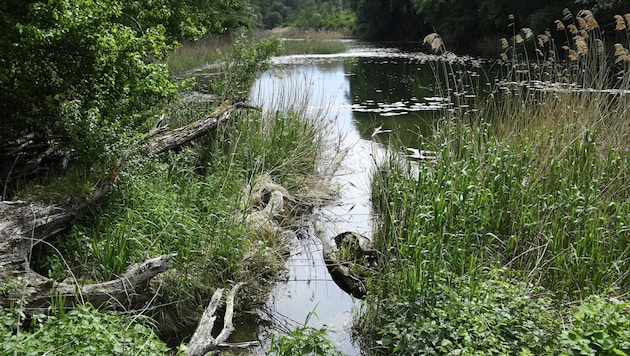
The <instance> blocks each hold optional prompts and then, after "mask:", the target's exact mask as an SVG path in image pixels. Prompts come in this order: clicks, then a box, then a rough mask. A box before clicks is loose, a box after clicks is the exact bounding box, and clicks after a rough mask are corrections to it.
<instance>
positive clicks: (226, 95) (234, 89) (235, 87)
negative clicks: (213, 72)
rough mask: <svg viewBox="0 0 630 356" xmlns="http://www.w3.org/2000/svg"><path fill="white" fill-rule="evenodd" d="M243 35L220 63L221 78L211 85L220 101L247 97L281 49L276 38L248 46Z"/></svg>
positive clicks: (243, 34)
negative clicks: (256, 80)
mask: <svg viewBox="0 0 630 356" xmlns="http://www.w3.org/2000/svg"><path fill="white" fill-rule="evenodd" d="M248 41H249V39H248V37H247V36H246V34H245V33H242V34H240V35H238V37H237V38H236V41H235V43H234V46H233V48H232V52H231V53H230V54H229V55H226V56H225V57H224V59H223V61H222V62H221V64H220V66H221V70H222V74H223V75H222V76H221V79H219V80H218V81H217V82H216V83H213V91H214V92H215V93H216V94H217V95H219V97H220V98H221V99H233V98H240V97H244V96H247V94H248V92H249V90H250V87H251V85H252V83H253V81H254V79H255V78H256V76H258V73H260V72H261V71H263V70H265V69H267V68H268V66H269V59H270V58H271V57H272V56H273V55H274V54H276V53H277V52H278V51H279V50H280V49H281V42H280V40H279V39H278V38H277V37H268V38H263V39H260V40H259V41H257V42H254V43H252V44H251V45H248Z"/></svg>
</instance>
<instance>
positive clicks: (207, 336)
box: [186, 283, 259, 356]
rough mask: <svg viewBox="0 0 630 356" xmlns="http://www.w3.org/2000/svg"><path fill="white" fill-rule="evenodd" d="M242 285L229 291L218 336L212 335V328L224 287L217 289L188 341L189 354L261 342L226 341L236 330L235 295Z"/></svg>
mask: <svg viewBox="0 0 630 356" xmlns="http://www.w3.org/2000/svg"><path fill="white" fill-rule="evenodd" d="M242 285H243V283H237V284H236V285H235V286H234V287H232V289H230V291H229V292H228V295H227V297H226V305H225V315H224V317H223V328H222V329H221V331H220V332H219V335H217V337H216V338H215V337H214V336H212V328H213V327H214V322H215V321H216V319H217V317H216V316H215V313H216V311H217V307H218V306H219V302H220V301H221V297H222V296H223V288H220V289H217V290H216V291H215V292H214V295H213V296H212V299H211V300H210V303H209V304H208V307H206V310H204V312H203V314H202V316H201V320H199V325H198V326H197V330H195V333H194V334H193V336H192V338H191V339H190V342H189V343H188V347H187V349H186V354H187V355H191V356H203V355H205V354H207V353H209V352H211V351H214V350H218V349H234V348H247V347H251V346H257V345H258V344H259V343H258V341H249V342H244V343H236V344H230V343H226V340H227V339H228V337H230V334H231V333H232V332H233V331H234V325H233V324H232V318H233V317H234V297H235V296H236V292H237V291H238V290H239V288H240V287H241V286H242Z"/></svg>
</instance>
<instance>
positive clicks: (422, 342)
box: [372, 272, 559, 355]
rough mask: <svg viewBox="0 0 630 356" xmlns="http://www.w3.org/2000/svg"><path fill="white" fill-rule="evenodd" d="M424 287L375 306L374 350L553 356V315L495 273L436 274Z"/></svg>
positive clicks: (533, 294) (536, 293)
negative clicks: (377, 322)
mask: <svg viewBox="0 0 630 356" xmlns="http://www.w3.org/2000/svg"><path fill="white" fill-rule="evenodd" d="M429 284H430V285H428V286H426V285H425V286H420V285H419V286H418V288H417V289H408V290H406V291H405V292H403V293H402V294H399V295H396V296H393V297H391V298H387V299H385V300H383V301H382V302H381V303H380V304H381V305H382V307H381V309H380V310H379V314H380V318H382V319H381V320H382V321H383V325H382V327H380V328H379V329H378V331H377V333H378V335H379V336H380V341H377V343H378V344H380V345H381V346H383V347H386V348H388V349H390V350H391V351H392V353H394V354H400V355H410V354H414V355H419V354H422V355H442V354H457V355H497V354H499V355H508V354H509V355H516V354H523V355H525V354H528V355H543V354H553V353H552V352H551V351H552V350H551V349H550V348H549V346H548V345H552V344H553V341H555V339H556V337H557V334H558V332H559V331H558V329H557V327H558V321H557V320H558V315H556V314H555V312H554V311H553V310H554V309H553V308H552V305H551V301H550V299H548V298H546V297H544V295H543V293H541V291H540V290H537V289H536V288H534V287H533V286H531V285H527V284H524V283H522V282H519V281H517V280H512V279H508V278H505V277H502V276H501V275H499V274H497V273H496V272H494V273H491V274H490V275H489V276H483V278H480V280H473V278H472V277H471V278H467V277H457V276H453V275H451V274H449V273H444V272H439V273H436V274H434V275H433V276H432V277H431V282H430V283H429ZM372 331H374V330H372Z"/></svg>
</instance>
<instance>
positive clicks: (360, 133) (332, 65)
mask: <svg viewBox="0 0 630 356" xmlns="http://www.w3.org/2000/svg"><path fill="white" fill-rule="evenodd" d="M433 77H434V74H433V71H432V69H431V68H430V66H428V65H421V64H420V61H419V60H418V59H417V58H416V57H415V56H414V55H413V50H411V51H405V50H400V49H399V48H398V47H374V46H357V45H354V46H352V47H351V50H350V51H348V52H347V53H343V54H336V55H305V56H287V57H278V58H275V61H274V66H273V68H272V69H271V70H269V71H267V72H265V73H263V74H262V75H261V76H260V78H259V79H258V80H257V81H256V83H255V84H254V86H253V88H252V91H251V102H252V103H253V104H254V105H258V106H260V107H263V110H278V109H281V108H279V105H281V104H280V103H283V104H286V103H294V104H297V105H302V106H303V105H304V103H308V104H307V107H306V108H304V109H306V110H308V111H310V112H311V113H312V115H313V116H316V117H322V116H323V117H324V118H325V120H326V121H327V123H328V124H329V127H330V132H329V134H328V139H329V142H330V144H329V146H328V147H329V149H328V151H327V152H325V154H324V156H325V157H324V160H323V162H322V167H320V168H321V169H322V170H324V169H325V168H326V166H327V165H328V164H329V162H330V160H332V158H333V157H334V155H335V154H336V153H337V152H338V151H340V150H344V149H345V150H347V152H348V154H347V155H346V156H345V158H344V160H343V161H342V163H341V165H340V167H339V169H338V170H337V171H336V173H335V175H334V177H333V179H332V184H333V186H334V187H335V188H336V189H337V190H338V193H339V196H338V199H337V200H335V201H334V202H331V203H330V204H329V205H327V206H324V207H322V208H320V209H318V210H317V211H315V214H314V216H315V217H314V219H315V221H314V222H313V225H315V227H310V228H307V230H308V232H307V233H305V234H302V235H303V236H302V238H301V239H296V241H294V245H293V248H292V251H291V257H290V258H289V260H288V261H287V271H288V278H287V281H286V282H284V281H283V282H278V283H277V285H276V287H275V288H274V290H273V292H272V293H271V296H270V297H269V300H268V301H267V304H266V306H265V307H264V308H263V309H262V310H261V311H260V313H259V315H258V317H260V318H261V319H262V320H265V321H266V322H264V323H260V322H258V325H257V326H256V327H252V326H251V325H250V328H251V329H252V330H250V332H254V333H257V334H258V338H259V339H260V340H262V341H263V343H265V342H267V343H268V341H269V338H270V334H271V333H273V332H274V330H286V329H289V330H290V329H293V328H294V327H295V326H296V325H300V324H302V323H304V321H305V320H306V319H307V317H308V314H309V313H310V312H312V311H315V313H316V314H317V316H316V317H311V318H310V319H309V323H308V325H310V326H313V327H317V328H320V327H325V328H326V329H327V331H328V336H329V339H330V340H331V341H333V342H334V343H335V345H336V346H337V347H338V349H339V350H340V351H341V352H343V353H344V354H346V355H359V354H360V348H359V346H358V345H357V344H355V343H353V341H352V337H351V331H350V329H351V326H352V320H353V314H354V313H356V312H357V311H358V310H359V309H360V303H359V302H358V301H357V300H356V299H354V298H352V297H351V296H349V295H347V294H346V293H344V292H343V291H342V290H341V289H339V287H337V285H336V284H335V283H334V282H333V281H332V279H331V277H330V276H329V275H328V272H327V270H326V267H325V265H324V263H323V260H322V251H321V250H322V247H321V243H320V242H319V240H318V239H317V238H315V237H314V236H313V234H319V235H326V236H327V237H329V238H332V237H333V236H335V235H336V234H338V233H341V232H344V231H355V232H359V233H361V234H363V235H365V236H367V237H369V238H371V237H372V222H373V219H372V211H371V204H370V180H371V173H372V171H373V169H374V168H375V162H377V161H378V160H379V159H380V158H381V157H384V151H385V146H384V144H386V142H387V141H388V135H390V133H389V131H390V130H391V131H393V132H395V133H396V135H398V136H399V137H401V138H402V139H403V142H404V143H405V144H406V145H408V146H414V147H415V146H416V142H417V139H418V135H420V134H426V133H427V132H429V131H430V128H431V125H432V123H433V122H434V120H435V117H436V111H437V110H438V109H440V108H443V107H445V106H448V105H449V101H448V100H447V99H444V98H441V97H436V96H435V90H434V89H435V88H434V86H435V81H434V80H433V79H432V78H433ZM289 105H291V104H289ZM377 128H380V129H378V130H377ZM243 326H245V325H243ZM237 329H238V327H237ZM251 338H252V337H251V336H250V337H249V339H251ZM265 349H266V347H262V348H261V349H260V350H257V351H256V352H257V353H260V354H262V353H264V350H265Z"/></svg>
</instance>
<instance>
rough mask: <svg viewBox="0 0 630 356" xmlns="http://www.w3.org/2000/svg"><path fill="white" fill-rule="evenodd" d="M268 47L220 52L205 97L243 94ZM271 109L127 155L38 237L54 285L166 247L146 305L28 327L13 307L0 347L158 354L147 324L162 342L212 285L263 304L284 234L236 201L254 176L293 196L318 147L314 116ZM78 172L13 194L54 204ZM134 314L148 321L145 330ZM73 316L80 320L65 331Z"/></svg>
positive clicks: (267, 42) (210, 106) (186, 108)
mask: <svg viewBox="0 0 630 356" xmlns="http://www.w3.org/2000/svg"><path fill="white" fill-rule="evenodd" d="M277 49H278V42H277V41H276V40H275V39H273V38H268V39H263V40H261V41H259V42H256V43H253V44H245V43H243V42H237V43H236V45H234V47H233V49H232V52H231V53H230V54H229V57H227V58H224V59H222V61H223V62H224V63H226V64H225V66H226V69H227V70H229V72H226V73H224V75H222V76H217V78H216V79H215V81H216V82H215V87H216V88H220V89H221V91H220V92H215V93H213V94H214V95H215V96H216V97H217V98H219V97H220V98H234V97H236V98H239V97H242V96H243V95H244V93H245V95H247V92H246V90H247V89H248V88H249V86H251V82H252V81H253V79H254V78H255V75H256V73H259V72H260V70H262V69H264V68H265V66H266V65H267V63H268V62H267V61H268V59H269V58H270V56H271V55H273V53H275V51H276V50H277ZM219 104H221V102H217V101H216V100H215V101H198V100H197V101H195V100H193V101H191V100H190V99H186V98H185V97H184V98H182V99H181V101H178V102H174V103H169V104H168V105H167V106H164V107H162V108H161V111H162V113H163V116H164V120H165V122H164V123H166V124H168V125H169V126H170V127H179V126H181V125H184V124H186V123H189V122H191V121H194V120H198V119H200V118H203V117H205V116H207V115H208V114H210V113H211V112H213V111H214V110H215V109H217V107H218V106H219ZM302 104H304V105H303V106H307V105H306V103H302ZM278 105H283V106H282V107H278V108H277V109H273V108H265V110H264V111H263V110H241V111H238V112H235V113H234V114H233V117H232V118H231V120H230V121H228V122H227V124H225V125H224V126H221V127H220V128H219V129H218V130H217V131H216V132H214V133H213V134H211V135H209V136H208V137H206V138H203V139H198V140H197V141H196V142H195V143H194V144H192V145H190V146H188V147H184V148H183V149H181V150H179V151H177V152H168V153H165V154H160V155H153V156H148V157H134V158H132V159H131V161H130V162H128V163H127V165H126V168H125V169H124V170H123V171H122V172H121V174H120V177H119V180H118V181H117V183H116V186H115V188H114V189H113V190H112V192H111V193H110V194H109V195H108V196H107V197H106V199H105V201H104V202H103V203H102V204H101V205H100V206H99V207H98V208H96V209H95V210H94V211H93V214H91V215H89V216H86V217H84V218H82V220H81V221H78V222H77V224H75V225H74V226H73V227H72V228H71V230H70V231H69V232H68V233H67V234H62V235H61V236H60V237H59V238H58V239H56V240H51V241H49V242H50V243H51V245H52V246H54V248H52V249H51V248H48V247H46V246H43V247H41V248H39V249H38V251H35V253H34V261H33V262H32V264H33V266H34V267H35V268H36V269H37V270H38V271H40V272H41V273H43V274H45V275H48V276H50V277H51V278H53V279H56V280H63V279H65V278H68V277H74V276H76V277H77V279H78V280H79V282H85V283H93V282H100V281H107V280H110V279H112V278H116V277H117V276H118V275H119V274H120V273H121V272H123V271H124V270H125V269H126V268H127V267H128V266H129V265H131V264H133V263H136V262H138V261H140V260H142V259H143V258H144V257H145V256H151V257H153V256H157V255H160V254H170V253H177V257H176V259H175V260H174V262H173V263H172V264H171V268H170V269H169V271H167V272H166V273H164V274H163V275H160V276H158V277H156V278H154V280H153V281H152V285H151V287H152V289H153V291H154V293H155V297H154V298H153V299H151V301H150V303H149V304H147V305H146V308H145V310H144V311H143V314H144V315H145V316H141V317H140V318H139V317H136V318H131V317H126V316H123V315H121V316H120V319H118V318H117V316H116V314H114V313H110V312H107V311H105V310H106V309H107V306H104V307H103V308H104V309H103V310H101V309H96V308H91V307H88V308H79V309H77V310H76V311H72V312H68V313H65V312H63V309H64V307H63V305H59V304H60V303H61V302H62V301H58V303H57V304H58V305H57V306H56V307H55V308H53V309H51V313H50V317H48V318H46V319H43V321H41V322H35V321H34V322H31V323H28V322H24V318H23V317H20V315H22V314H21V313H22V309H21V307H20V305H19V304H17V305H16V306H15V309H14V310H11V311H4V312H3V313H0V314H1V315H2V320H3V321H4V325H3V326H2V327H3V328H2V329H1V330H2V332H3V335H4V339H3V345H4V347H5V348H4V350H3V352H10V350H15V351H16V352H18V353H19V352H22V351H24V352H33V353H39V351H37V350H41V351H46V350H50V349H49V348H48V347H56V346H54V345H52V344H51V345H45V344H42V345H41V346H40V347H38V348H32V346H33V342H37V340H43V341H42V342H45V340H48V339H51V338H55V337H57V338H58V339H59V342H58V343H59V347H60V349H59V350H64V349H62V347H66V348H68V350H69V353H76V352H79V353H81V352H84V351H85V352H88V353H89V352H95V353H106V354H128V353H134V354H138V353H139V354H156V353H157V354H159V353H162V352H164V351H165V350H166V349H165V346H164V344H163V343H162V342H161V341H159V340H158V339H157V338H156V337H155V334H154V333H153V332H154V331H153V330H155V331H159V332H160V333H161V335H162V337H163V338H164V339H169V341H171V342H173V338H175V340H180V339H181V338H182V337H185V336H187V333H189V332H190V331H191V329H190V328H191V327H194V326H195V325H196V323H197V320H198V319H199V316H200V314H201V311H202V310H203V309H204V308H205V306H206V305H207V303H208V301H209V300H210V297H211V295H212V293H213V292H214V291H215V290H216V289H217V288H223V287H229V286H231V285H233V284H234V283H236V282H237V281H242V282H245V283H246V284H245V286H244V288H243V291H242V293H240V294H239V297H238V298H239V300H238V302H237V305H238V306H239V307H238V310H242V309H245V308H247V306H248V305H256V303H259V302H261V300H264V298H265V295H266V292H265V291H266V290H268V288H269V285H268V283H271V282H270V281H271V280H272V277H274V276H275V273H277V272H278V270H279V269H281V268H282V266H283V264H282V260H281V257H280V252H281V251H282V246H283V244H284V243H286V241H281V240H280V239H274V238H273V237H274V236H270V237H269V238H267V239H264V238H261V237H260V235H259V234H257V233H256V231H253V230H251V229H250V228H248V227H247V226H246V224H245V219H244V216H245V215H246V214H247V213H248V209H251V207H248V206H247V205H246V204H244V202H245V201H247V198H248V194H250V189H251V187H252V186H253V185H254V184H255V183H256V181H257V180H258V179H260V178H261V177H263V176H264V177H265V178H266V179H267V178H271V179H273V180H274V182H276V183H278V184H281V185H283V186H284V187H285V188H287V189H288V190H289V191H291V192H293V193H294V194H295V195H296V196H299V194H300V193H303V192H304V190H305V189H306V188H307V186H308V183H306V182H307V181H309V179H310V180H311V181H312V175H313V174H314V173H315V167H316V161H317V158H318V155H319V150H320V145H321V144H322V143H321V132H322V124H321V122H320V121H319V120H318V119H317V118H314V117H307V114H306V113H305V112H304V111H303V110H301V109H300V108H299V107H297V106H296V107H291V105H287V104H286V103H284V104H283V103H279V104H278ZM81 177H84V179H85V181H83V182H82V183H81V184H80V186H81V187H82V189H87V190H89V188H90V186H91V184H94V183H93V181H92V180H91V179H93V178H91V175H90V174H84V175H82V174H74V173H73V174H70V175H69V176H67V177H59V178H55V179H51V181H52V182H55V184H54V185H51V186H42V185H39V186H33V187H31V188H29V189H25V190H23V191H21V192H19V196H20V197H21V198H22V199H29V198H36V199H43V200H46V199H47V198H46V197H47V196H48V199H52V200H55V199H59V196H63V194H65V193H67V188H66V187H65V186H67V185H68V184H75V183H77V181H81ZM77 194H80V193H77ZM261 298H262V299H261ZM126 307H127V306H124V305H118V306H117V308H118V309H121V308H122V309H125V308H126ZM139 319H142V320H153V322H152V323H151V326H152V327H153V330H152V328H150V327H145V326H144V324H140V323H139ZM99 321H102V322H99ZM74 323H79V324H80V326H77V327H73V326H72V325H73V324H74ZM60 328H61V329H63V330H65V331H60ZM64 332H67V333H64ZM81 333H83V334H93V335H94V337H95V338H97V339H99V342H96V341H95V339H94V340H93V339H84V340H82V341H81V343H80V345H78V344H76V345H75V344H68V343H70V342H71V341H70V340H71V339H72V338H77V337H78V336H77V335H79V334H81ZM131 339H133V340H131ZM175 342H177V341H175ZM72 345H74V346H72ZM79 346H80V347H79ZM83 346H85V347H86V349H84V348H83ZM110 352H111V353H110Z"/></svg>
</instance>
